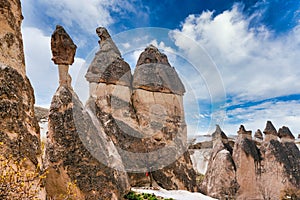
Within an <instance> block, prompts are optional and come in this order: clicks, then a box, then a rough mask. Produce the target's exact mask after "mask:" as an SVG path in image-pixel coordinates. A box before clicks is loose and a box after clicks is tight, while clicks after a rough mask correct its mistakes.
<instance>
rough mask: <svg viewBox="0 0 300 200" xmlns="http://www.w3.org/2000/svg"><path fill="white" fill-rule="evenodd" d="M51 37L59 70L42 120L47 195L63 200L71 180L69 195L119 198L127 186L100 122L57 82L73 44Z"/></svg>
mask: <svg viewBox="0 0 300 200" xmlns="http://www.w3.org/2000/svg"><path fill="white" fill-rule="evenodd" d="M57 28H58V29H60V30H61V29H62V27H57ZM61 33H63V34H64V35H66V34H67V33H66V32H65V31H55V32H54V34H53V35H52V37H53V38H58V37H57V35H56V34H61ZM64 38H70V37H69V36H68V37H64ZM68 40H69V41H71V40H70V39H68ZM56 41H58V42H56V43H55V44H53V43H52V50H54V53H56V54H55V56H54V55H53V56H54V59H53V60H54V61H55V60H56V61H57V62H58V63H57V64H59V66H58V67H59V68H63V69H64V70H60V69H59V73H60V83H61V84H60V86H59V88H58V89H57V91H56V93H55V95H54V96H53V99H52V102H51V107H50V114H49V121H48V124H49V125H48V126H49V130H48V134H47V145H46V157H45V163H44V164H45V169H46V170H48V171H49V174H48V176H47V178H46V191H47V197H48V198H55V199H65V195H67V193H68V192H67V191H68V183H76V184H75V185H76V186H75V188H73V191H72V192H73V194H76V196H74V195H73V197H72V199H107V200H108V199H121V198H122V197H123V195H124V194H125V193H126V192H127V191H128V190H129V187H130V185H129V183H128V178H127V174H126V173H125V169H124V166H123V164H122V161H121V159H120V156H119V154H118V152H117V150H116V148H115V146H114V145H113V143H112V142H111V140H110V139H109V138H108V137H107V136H106V135H105V133H104V132H103V129H102V127H101V125H100V123H99V122H97V121H95V120H97V119H96V118H95V116H93V114H92V112H93V111H92V109H93V108H90V107H87V108H84V107H83V105H82V103H81V102H80V100H79V98H78V97H77V95H76V94H75V93H74V91H73V89H72V88H71V84H70V82H65V81H63V80H68V77H69V74H68V71H67V69H68V64H72V63H73V60H74V54H75V53H71V54H70V53H68V52H71V50H72V49H74V44H73V43H72V42H69V43H66V42H64V41H63V40H61V41H59V40H56ZM66 44H69V46H68V45H66ZM63 45H65V46H63ZM62 46H63V47H62ZM57 49H60V50H65V51H67V52H64V51H57ZM68 49H69V50H68ZM60 54H62V55H60ZM66 55H68V56H66ZM60 58H62V59H60ZM65 61H66V62H65ZM66 66H67V67H66ZM94 112H95V111H94ZM61 195H63V196H61Z"/></svg>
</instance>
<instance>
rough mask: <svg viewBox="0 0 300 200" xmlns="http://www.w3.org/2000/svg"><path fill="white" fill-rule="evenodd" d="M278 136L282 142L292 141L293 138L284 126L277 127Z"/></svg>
mask: <svg viewBox="0 0 300 200" xmlns="http://www.w3.org/2000/svg"><path fill="white" fill-rule="evenodd" d="M278 137H279V138H280V139H281V141H282V142H286V141H289V142H293V141H294V140H295V136H294V135H293V134H292V132H291V131H290V129H289V128H288V127H286V126H283V127H282V128H279V130H278Z"/></svg>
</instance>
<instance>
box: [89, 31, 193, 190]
mask: <svg viewBox="0 0 300 200" xmlns="http://www.w3.org/2000/svg"><path fill="white" fill-rule="evenodd" d="M96 33H97V35H98V36H99V38H100V41H99V44H100V49H99V51H98V52H97V53H96V54H95V57H94V59H93V61H92V63H91V64H90V66H89V69H88V71H87V74H86V76H85V77H86V79H87V81H89V83H90V84H89V86H90V99H89V101H88V102H87V105H88V106H90V107H93V106H95V107H96V108H95V113H94V114H95V116H97V118H98V120H99V122H100V123H101V125H102V126H103V129H104V131H105V133H106V135H108V136H109V137H110V138H111V140H112V141H113V142H114V144H115V146H117V147H118V152H119V154H120V155H121V157H122V160H123V164H124V166H125V169H126V170H128V173H127V174H128V177H129V181H130V184H131V186H146V185H148V186H149V185H152V184H153V185H155V184H156V185H160V186H162V187H163V188H165V189H188V190H191V191H193V190H195V189H196V183H195V181H196V179H195V177H196V174H195V171H194V170H193V166H192V163H191V160H190V157H189V153H188V152H187V151H185V150H186V149H187V133H186V124H185V119H184V111H183V97H182V96H183V93H184V92H185V90H184V86H183V84H182V83H181V81H180V79H179V77H178V75H177V73H176V71H175V69H174V68H173V67H171V66H170V64H169V63H168V59H167V57H166V55H164V54H162V53H161V52H159V51H158V49H157V48H156V47H154V46H150V47H147V48H146V49H145V51H144V52H143V53H142V54H141V55H140V59H139V61H138V63H137V67H136V70H135V72H134V75H133V76H132V75H131V70H130V66H129V65H128V64H127V63H126V62H125V61H124V60H123V59H122V57H121V53H120V51H119V50H118V48H117V46H116V45H115V43H114V42H113V40H112V38H111V37H110V35H109V33H108V31H107V30H106V29H105V28H103V27H99V28H97V29H96ZM185 147H186V149H185ZM145 172H147V174H148V173H149V176H145Z"/></svg>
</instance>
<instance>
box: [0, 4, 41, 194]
mask: <svg viewBox="0 0 300 200" xmlns="http://www.w3.org/2000/svg"><path fill="white" fill-rule="evenodd" d="M22 19H23V16H22V11H21V3H20V1H19V0H15V1H12V0H1V1H0V27H1V28H0V142H1V145H0V149H1V150H0V156H1V160H5V159H8V160H9V161H11V162H12V163H14V162H17V163H19V162H21V160H24V159H26V161H25V162H23V165H22V167H24V174H26V173H34V172H36V171H37V169H38V170H39V167H38V166H39V164H41V144H40V129H39V126H38V122H37V120H36V118H35V113H34V103H35V99H34V92H33V88H32V86H31V84H30V81H29V79H28V78H27V77H26V73H25V62H24V53H23V40H22V34H21V22H22ZM13 165H14V164H13ZM11 167H14V168H15V167H16V166H15V165H14V166H11ZM1 170H3V169H1ZM2 174H3V171H2ZM24 174H22V175H24ZM22 175H21V176H22ZM24 176H25V175H24ZM12 182H13V180H12ZM30 184H33V185H36V188H37V190H38V191H39V192H40V191H41V190H40V187H39V185H38V182H37V181H32V182H31V183H30ZM39 197H40V198H43V197H42V195H41V196H39ZM2 198H6V197H2Z"/></svg>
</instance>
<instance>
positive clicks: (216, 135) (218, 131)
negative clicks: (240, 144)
mask: <svg viewBox="0 0 300 200" xmlns="http://www.w3.org/2000/svg"><path fill="white" fill-rule="evenodd" d="M212 138H213V140H215V139H228V138H227V136H226V134H225V133H224V132H223V131H222V129H221V128H220V126H219V125H218V124H217V125H216V130H215V132H213V134H212Z"/></svg>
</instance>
